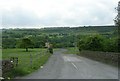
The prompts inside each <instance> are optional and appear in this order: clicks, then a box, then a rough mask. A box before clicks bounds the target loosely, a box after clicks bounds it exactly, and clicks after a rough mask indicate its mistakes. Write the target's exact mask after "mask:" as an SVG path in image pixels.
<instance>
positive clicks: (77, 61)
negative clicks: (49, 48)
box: [22, 49, 118, 79]
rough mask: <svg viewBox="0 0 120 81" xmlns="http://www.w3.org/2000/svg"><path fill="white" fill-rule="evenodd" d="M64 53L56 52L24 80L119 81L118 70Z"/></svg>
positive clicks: (61, 51)
mask: <svg viewBox="0 0 120 81" xmlns="http://www.w3.org/2000/svg"><path fill="white" fill-rule="evenodd" d="M64 51H66V50H65V49H60V50H58V51H55V52H54V54H53V55H52V56H51V57H50V58H49V60H48V62H47V63H46V64H45V65H44V66H43V68H42V69H39V70H37V71H36V72H34V73H32V74H29V75H27V76H25V77H22V79H118V68H116V67H112V66H110V65H106V64H103V63H100V62H97V61H93V60H90V59H87V58H84V57H80V56H77V55H74V54H64Z"/></svg>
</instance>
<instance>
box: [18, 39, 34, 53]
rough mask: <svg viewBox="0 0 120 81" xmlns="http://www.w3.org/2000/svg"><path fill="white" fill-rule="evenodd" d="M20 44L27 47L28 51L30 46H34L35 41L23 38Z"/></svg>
mask: <svg viewBox="0 0 120 81" xmlns="http://www.w3.org/2000/svg"><path fill="white" fill-rule="evenodd" d="M19 46H20V47H21V48H25V49H26V52H28V48H29V47H32V46H33V42H32V41H31V40H30V39H29V38H23V39H22V40H21V41H20V44H19Z"/></svg>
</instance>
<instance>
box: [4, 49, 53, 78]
mask: <svg viewBox="0 0 120 81" xmlns="http://www.w3.org/2000/svg"><path fill="white" fill-rule="evenodd" d="M50 55H51V54H49V53H47V49H42V48H40V49H39V48H38V49H29V51H28V52H25V49H17V48H16V49H3V50H2V58H3V59H4V60H5V59H10V57H18V66H16V67H14V68H13V69H12V70H11V71H8V72H7V73H5V75H4V74H3V75H4V77H7V78H8V77H10V78H14V77H16V76H24V75H27V74H30V73H32V72H33V71H35V70H37V69H39V68H40V67H41V66H43V65H44V64H45V63H46V61H47V60H48V58H49V57H50Z"/></svg>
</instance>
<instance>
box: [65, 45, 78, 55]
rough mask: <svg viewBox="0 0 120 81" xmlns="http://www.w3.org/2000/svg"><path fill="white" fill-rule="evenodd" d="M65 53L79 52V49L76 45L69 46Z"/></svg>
mask: <svg viewBox="0 0 120 81" xmlns="http://www.w3.org/2000/svg"><path fill="white" fill-rule="evenodd" d="M64 53H65V54H79V50H78V48H76V47H70V48H67V51H65V52H64Z"/></svg>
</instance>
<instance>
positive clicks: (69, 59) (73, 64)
mask: <svg viewBox="0 0 120 81" xmlns="http://www.w3.org/2000/svg"><path fill="white" fill-rule="evenodd" d="M65 59H66V60H68V61H69V62H71V60H70V59H69V58H68V57H65ZM71 64H72V65H73V66H74V67H75V69H77V70H78V68H77V66H76V65H75V64H74V63H72V62H71Z"/></svg>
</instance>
